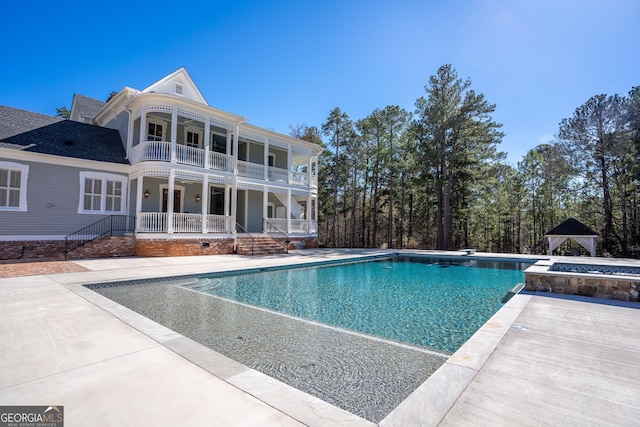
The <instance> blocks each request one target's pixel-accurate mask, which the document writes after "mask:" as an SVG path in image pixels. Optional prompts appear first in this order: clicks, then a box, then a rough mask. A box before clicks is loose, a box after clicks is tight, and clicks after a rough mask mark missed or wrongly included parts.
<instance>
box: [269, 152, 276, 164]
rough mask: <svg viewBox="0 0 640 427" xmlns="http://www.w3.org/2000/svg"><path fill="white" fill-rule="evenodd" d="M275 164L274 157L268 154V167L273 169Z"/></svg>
mask: <svg viewBox="0 0 640 427" xmlns="http://www.w3.org/2000/svg"><path fill="white" fill-rule="evenodd" d="M275 164H276V155H275V154H272V153H269V166H271V167H273V166H274V165H275Z"/></svg>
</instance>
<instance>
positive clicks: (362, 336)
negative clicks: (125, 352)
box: [89, 257, 528, 422]
mask: <svg viewBox="0 0 640 427" xmlns="http://www.w3.org/2000/svg"><path fill="white" fill-rule="evenodd" d="M412 258H413V257H412ZM486 263H490V264H492V262H490V261H482V260H471V259H465V260H460V261H459V262H458V261H456V260H454V259H434V258H423V257H419V259H418V260H411V259H407V258H400V257H398V258H394V259H384V260H373V261H372V263H370V266H369V267H371V268H374V269H375V270H382V271H378V273H381V274H382V275H383V276H381V277H384V278H385V281H384V286H381V289H383V290H384V291H385V292H383V293H382V294H379V295H378V296H377V297H376V298H375V299H374V300H380V298H381V297H380V295H385V293H386V294H390V289H391V288H389V287H388V283H387V282H392V281H394V280H392V277H396V278H401V279H402V280H400V283H405V284H409V283H410V282H412V281H415V282H417V281H419V279H412V280H409V279H408V276H406V275H405V274H404V273H403V269H406V268H409V267H411V268H409V269H410V270H414V273H415V272H420V274H418V277H421V278H422V280H423V281H427V280H426V279H429V278H436V277H439V276H443V275H445V272H449V273H450V274H451V275H455V276H456V277H458V279H459V280H462V281H465V282H466V283H471V282H472V281H471V280H470V279H471V277H472V276H473V274H472V272H470V269H471V268H478V269H483V270H499V272H497V273H500V272H502V273H506V274H507V275H508V276H509V277H510V278H509V279H508V280H506V281H504V283H503V284H502V285H501V286H499V287H497V288H496V290H495V291H494V292H493V296H492V297H481V298H480V297H478V298H480V299H483V300H484V299H486V300H492V303H491V304H496V301H495V300H497V306H496V307H498V308H499V306H500V303H499V301H500V299H501V298H502V296H503V294H504V293H505V292H506V290H508V289H509V288H510V287H511V286H513V284H514V283H516V282H517V281H518V280H521V279H520V277H521V276H520V275H521V274H522V269H524V267H525V266H526V265H528V264H526V265H524V264H520V263H516V264H512V263H511V264H499V265H498V266H497V267H496V265H495V264H492V266H491V268H489V265H488V264H486ZM365 264H368V263H360V262H358V263H349V264H347V265H342V266H341V267H339V268H338V271H337V272H335V271H334V272H333V273H331V272H332V271H333V268H334V267H336V266H334V265H328V264H326V263H323V264H320V265H317V266H315V267H313V268H312V269H307V268H295V269H287V270H282V269H272V268H270V269H267V270H266V271H261V272H259V274H254V273H258V271H254V272H252V273H246V272H245V273H242V274H239V275H238V273H237V272H234V273H224V274H205V275H198V276H187V277H173V278H162V279H145V280H136V281H128V282H118V283H104V284H97V285H89V287H90V288H91V289H94V290H95V291H97V292H99V293H100V294H102V295H104V296H106V297H108V298H110V299H112V300H114V301H116V302H118V303H119V304H121V305H123V306H125V307H128V308H130V309H132V310H134V311H136V312H138V313H140V314H142V315H143V316H145V317H147V318H149V319H152V320H154V321H156V322H157V323H160V324H162V325H164V326H166V327H168V328H170V329H172V330H174V331H176V332H178V333H179V334H181V335H184V336H186V337H188V338H191V339H192V340H194V341H196V342H198V343H200V344H203V345H205V346H207V347H209V348H211V349H214V350H216V351H217V352H219V353H221V354H223V355H225V356H227V357H230V358H231V359H234V360H236V361H238V362H240V363H242V364H243V365H245V366H248V367H250V368H253V369H255V370H257V371H260V372H263V373H265V374H267V375H269V376H271V377H273V378H276V379H278V380H280V381H282V382H284V383H286V384H289V385H291V386H293V387H295V388H298V389H300V390H302V391H305V392H307V393H309V394H311V395H314V396H316V397H319V398H320V399H323V400H324V401H326V402H329V403H331V404H334V405H336V406H338V407H341V408H343V409H345V410H347V411H349V412H351V413H354V414H356V415H359V416H361V417H363V418H365V419H367V420H370V421H373V422H379V421H380V420H382V419H383V418H384V417H385V416H386V415H387V414H388V413H389V412H390V411H392V410H393V409H394V408H395V407H396V406H397V405H398V404H400V403H401V402H402V401H403V400H404V399H406V398H407V397H408V396H409V395H410V394H411V393H412V392H413V391H414V390H415V389H416V388H417V387H418V386H420V384H422V383H423V382H424V381H425V380H426V379H427V378H428V377H429V376H430V375H431V374H432V373H433V372H435V371H436V370H437V369H438V368H439V367H440V366H441V365H442V364H443V363H444V362H445V361H446V360H447V358H448V356H449V352H448V351H435V350H430V349H427V348H419V347H415V346H411V345H405V344H398V343H397V342H395V341H389V340H386V339H382V338H374V337H372V336H371V335H370V334H369V333H359V332H353V331H347V330H346V328H344V327H335V326H327V325H326V324H324V323H323V322H320V321H309V320H303V319H301V318H300V317H297V316H293V315H288V314H286V315H285V314H277V313H276V312H275V310H273V309H271V308H269V309H265V308H258V307H256V306H254V305H249V304H247V303H238V302H236V301H232V300H231V299H229V298H228V296H229V295H227V296H225V297H219V296H214V295H211V294H209V293H205V292H204V291H203V289H204V288H206V287H209V288H213V289H215V288H218V287H222V286H221V284H222V283H224V282H227V283H228V285H227V287H229V289H235V290H237V289H239V286H238V281H240V282H243V281H244V280H245V279H249V278H250V277H251V276H257V275H260V274H265V275H266V276H270V277H274V276H272V275H274V274H276V273H283V274H284V275H285V276H284V277H287V280H286V281H282V283H283V284H282V287H283V288H284V289H288V292H289V295H290V296H289V297H288V298H284V300H286V301H292V300H293V299H296V298H298V296H299V293H298V294H296V293H294V292H293V289H292V288H296V286H297V285H296V282H295V281H294V279H292V278H293V277H296V276H298V275H300V276H301V277H302V278H303V279H304V280H306V281H307V282H310V281H311V280H310V277H315V278H316V279H317V278H322V277H324V276H325V275H328V276H337V277H340V278H341V279H342V280H343V281H346V282H349V283H351V284H352V285H353V283H354V282H358V283H360V285H359V286H360V288H361V289H360V293H359V294H357V295H356V296H353V297H347V296H346V294H344V293H337V292H335V291H332V292H325V293H324V297H323V298H324V299H321V298H320V297H319V295H322V293H318V291H317V289H316V291H315V292H311V291H306V292H304V293H315V295H316V296H318V298H317V302H316V303H315V304H311V306H312V307H313V310H314V311H315V312H317V313H322V312H323V311H327V310H324V309H323V308H322V306H323V304H325V303H326V301H328V300H329V298H336V297H337V299H338V300H343V301H344V302H348V304H347V306H348V307H350V308H351V309H352V312H351V313H352V314H351V316H350V318H351V319H357V318H359V317H363V316H365V314H364V313H365V312H366V310H364V311H363V310H362V309H357V308H355V306H354V305H353V304H354V299H355V300H357V299H360V298H365V297H366V296H367V295H370V294H375V292H373V291H372V287H374V285H369V287H365V286H364V284H363V282H362V281H361V280H362V279H363V278H365V277H372V274H373V273H365V271H366V270H363V268H364V267H365ZM369 267H367V268H369ZM494 267H496V268H494ZM343 268H344V271H342V272H340V270H342V269H343ZM352 268H353V269H354V270H353V271H354V272H356V273H357V274H355V273H353V272H352V273H348V274H345V272H346V271H350V270H351V269H352ZM487 273H488V271H487ZM495 274H496V272H495V271H494V272H492V273H491V275H490V276H491V277H494V279H491V280H489V282H491V283H493V282H496V279H495V277H498V276H499V274H498V275H495ZM355 278H357V280H356V279H355ZM513 280H515V281H513ZM232 283H233V284H232ZM491 283H490V285H491ZM231 284H232V285H231ZM411 286H417V285H411ZM478 286H479V285H468V286H466V288H469V289H468V292H467V296H466V297H464V298H461V299H462V300H464V301H466V302H467V303H468V304H470V303H473V301H472V298H471V295H476V296H477V294H475V291H473V292H472V290H473V289H475V288H476V287H478ZM249 287H250V286H249ZM254 287H255V286H254ZM318 287H322V285H318V286H316V288H318ZM352 287H353V286H352ZM196 288H203V289H196ZM355 288H356V289H357V288H358V287H357V286H356V287H355ZM463 288H464V287H463ZM498 288H499V291H498V290H497V289H498ZM209 290H211V289H209ZM227 291H228V290H227ZM234 292H235V291H234ZM235 293H236V294H239V292H235ZM261 293H262V294H263V295H268V294H270V293H272V290H269V289H268V288H266V287H265V288H263V291H262V292H261ZM286 294H287V293H286V292H284V295H286ZM358 295H359V296H358ZM399 295H400V296H397V298H400V300H402V299H403V298H404V300H409V301H411V300H412V299H413V300H415V299H414V298H412V297H410V296H407V295H406V292H405V293H404V294H402V293H400V294H399ZM401 295H404V297H401ZM294 296H295V298H294ZM494 297H495V298H494ZM279 298H282V296H281V297H279ZM431 299H435V297H433V298H431ZM415 301H417V300H415ZM420 301H423V300H420ZM439 301H440V302H441V304H444V305H447V304H448V302H447V301H446V300H445V299H444V298H441V299H440V300H439ZM305 305H310V304H308V303H307V304H305ZM418 305H419V304H418ZM414 307H415V304H414ZM495 310H497V308H495ZM334 311H336V308H335V307H334V308H333V309H331V310H328V312H330V313H332V312H334ZM368 311H370V312H371V311H377V308H372V309H369V310H368ZM441 311H442V309H441ZM438 313H440V312H438ZM491 314H492V313H491ZM488 316H490V314H488ZM365 317H366V316H365ZM487 319H488V317H487V318H486V319H484V320H478V322H479V324H480V325H481V324H483V323H484V322H485V321H486V320H487ZM448 321H449V320H447V321H442V322H441V323H442V324H443V325H445V329H446V324H447V322H448ZM393 322H395V320H394V321H392V322H390V321H388V320H387V321H385V322H382V323H385V324H388V323H393ZM406 325H407V323H400V326H399V327H396V328H394V329H397V330H400V331H402V330H404V329H405V326H406Z"/></svg>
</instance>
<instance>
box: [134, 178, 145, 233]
mask: <svg viewBox="0 0 640 427" xmlns="http://www.w3.org/2000/svg"><path fill="white" fill-rule="evenodd" d="M142 179H143V177H142V175H138V182H137V183H136V228H135V229H136V231H137V230H138V224H140V212H142V198H143V197H144V196H143V193H144V189H143V188H144V187H143V184H144V182H142Z"/></svg>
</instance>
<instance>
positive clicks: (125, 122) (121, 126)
mask: <svg viewBox="0 0 640 427" xmlns="http://www.w3.org/2000/svg"><path fill="white" fill-rule="evenodd" d="M105 127H107V128H110V129H116V130H117V131H118V133H120V139H121V140H122V144H123V145H124V148H125V150H126V149H127V135H128V133H129V113H127V112H126V111H122V112H121V113H120V114H118V115H117V116H116V118H115V119H113V120H111V121H110V122H109V123H107V124H106V125H105Z"/></svg>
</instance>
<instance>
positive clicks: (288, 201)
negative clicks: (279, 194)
mask: <svg viewBox="0 0 640 427" xmlns="http://www.w3.org/2000/svg"><path fill="white" fill-rule="evenodd" d="M285 212H286V215H287V234H289V233H291V189H290V188H289V189H288V190H287V207H286V209H285Z"/></svg>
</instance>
